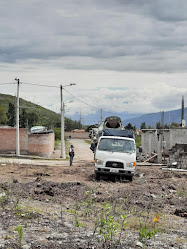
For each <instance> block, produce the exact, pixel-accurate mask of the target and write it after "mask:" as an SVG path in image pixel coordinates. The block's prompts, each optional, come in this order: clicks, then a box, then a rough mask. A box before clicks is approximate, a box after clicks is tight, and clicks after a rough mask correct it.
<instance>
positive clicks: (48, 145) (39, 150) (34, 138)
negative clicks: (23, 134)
mask: <svg viewBox="0 0 187 249" xmlns="http://www.w3.org/2000/svg"><path fill="white" fill-rule="evenodd" d="M53 151H54V133H53V132H52V133H45V134H29V136H28V153H29V154H34V155H38V156H44V157H50V156H51V155H52V153H53Z"/></svg>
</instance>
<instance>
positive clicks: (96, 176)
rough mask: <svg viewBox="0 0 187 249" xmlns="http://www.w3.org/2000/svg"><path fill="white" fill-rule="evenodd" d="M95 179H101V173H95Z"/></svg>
mask: <svg viewBox="0 0 187 249" xmlns="http://www.w3.org/2000/svg"><path fill="white" fill-rule="evenodd" d="M95 180H96V181H100V175H99V174H98V173H95Z"/></svg>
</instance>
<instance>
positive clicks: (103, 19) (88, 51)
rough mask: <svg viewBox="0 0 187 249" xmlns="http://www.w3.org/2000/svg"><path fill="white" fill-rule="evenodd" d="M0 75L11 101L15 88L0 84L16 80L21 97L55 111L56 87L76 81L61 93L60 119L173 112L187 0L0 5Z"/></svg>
mask: <svg viewBox="0 0 187 249" xmlns="http://www.w3.org/2000/svg"><path fill="white" fill-rule="evenodd" d="M0 75H1V79H0V92H1V93H6V94H11V95H15V93H16V84H15V85H1V83H13V82H15V81H14V79H15V77H17V78H19V79H20V81H21V82H23V83H22V84H21V88H20V97H22V98H25V99H27V100H30V101H33V102H35V103H37V104H41V105H43V106H45V107H48V108H50V109H52V110H54V111H56V112H59V111H60V87H59V85H60V84H62V85H68V84H69V83H72V82H74V83H76V86H71V87H67V88H65V89H66V90H67V91H68V92H66V91H64V101H65V102H66V103H67V107H66V109H67V115H72V114H73V113H74V112H77V111H80V110H81V112H82V114H83V115H84V114H88V113H94V112H95V111H96V109H93V108H91V107H89V106H93V107H95V108H98V109H101V108H102V109H103V110H104V111H108V112H114V113H120V112H124V111H127V112H128V113H129V115H131V113H134V112H136V113H137V112H138V113H150V112H151V113H152V112H159V111H163V110H165V111H167V110H173V109H177V108H180V106H181V98H182V95H184V98H185V101H186V102H187V83H186V82H187V1H186V0H102V1H101V0H53V1H51V0H6V1H5V0H1V1H0ZM24 83H31V84H45V85H50V86H56V88H55V87H50V88H49V87H40V86H34V85H27V84H24ZM69 93H70V94H72V95H73V96H75V97H76V98H78V99H80V100H81V101H83V102H85V103H86V104H88V105H86V104H84V103H82V102H78V100H77V99H76V98H74V97H73V96H72V95H70V94H69ZM72 100H73V101H74V102H73V103H68V102H69V101H72ZM185 106H186V104H185ZM68 111H69V114H68Z"/></svg>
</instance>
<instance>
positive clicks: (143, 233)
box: [139, 214, 159, 247]
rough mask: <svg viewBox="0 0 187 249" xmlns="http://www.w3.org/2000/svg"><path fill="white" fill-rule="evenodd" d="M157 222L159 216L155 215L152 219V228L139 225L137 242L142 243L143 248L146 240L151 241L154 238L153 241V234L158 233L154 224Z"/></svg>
mask: <svg viewBox="0 0 187 249" xmlns="http://www.w3.org/2000/svg"><path fill="white" fill-rule="evenodd" d="M158 221H159V215H158V214H155V215H154V218H153V222H154V224H153V225H152V227H150V228H149V229H148V226H147V225H146V224H144V225H143V224H140V230H139V241H140V242H142V243H143V245H144V247H145V244H146V242H147V240H149V239H151V238H152V237H154V239H155V234H156V233H157V232H158V229H156V223H157V222H158Z"/></svg>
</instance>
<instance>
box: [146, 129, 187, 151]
mask: <svg viewBox="0 0 187 249" xmlns="http://www.w3.org/2000/svg"><path fill="white" fill-rule="evenodd" d="M163 141H165V144H164V147H165V152H166V153H167V154H168V152H169V149H171V148H172V147H173V146H174V145H175V144H176V143H180V144H184V143H187V127H185V128H182V127H180V128H172V129H164V130H162V129H143V130H142V149H143V152H144V153H147V154H149V155H151V152H155V153H158V151H159V150H161V149H162V147H163V144H162V142H163Z"/></svg>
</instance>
